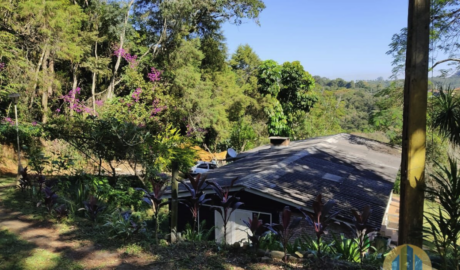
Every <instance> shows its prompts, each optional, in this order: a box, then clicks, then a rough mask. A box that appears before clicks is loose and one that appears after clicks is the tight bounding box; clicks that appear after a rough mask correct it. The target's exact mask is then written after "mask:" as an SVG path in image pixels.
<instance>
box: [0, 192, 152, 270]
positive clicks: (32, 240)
mask: <svg viewBox="0 0 460 270" xmlns="http://www.w3.org/2000/svg"><path fill="white" fill-rule="evenodd" d="M7 188H11V187H9V186H0V197H1V196H2V193H3V190H5V189H7ZM63 227H64V228H63ZM72 229H73V228H72V227H67V228H65V226H57V225H55V224H53V223H50V222H46V221H45V222H40V221H37V220H33V219H30V218H29V217H27V216H25V215H23V214H22V213H20V212H12V211H8V210H7V209H5V208H3V207H2V206H1V204H0V238H2V239H3V240H2V239H0V248H1V249H2V251H3V252H0V269H34V270H35V269H37V270H38V269H142V268H144V269H157V268H151V267H146V264H148V261H146V258H138V257H135V256H126V254H125V253H124V251H123V250H103V249H102V247H100V246H98V245H94V244H93V243H91V242H90V241H89V240H74V239H73V238H74V237H73V236H72V233H71V232H72ZM5 230H7V231H8V232H7V231H5ZM6 238H9V239H8V240H5V239H6ZM1 241H3V242H1ZM5 241H9V242H5ZM24 241H26V243H24ZM2 245H4V246H3V247H2ZM5 245H7V246H5ZM21 245H22V246H21ZM16 246H19V248H20V249H21V251H24V246H27V248H26V249H28V250H27V252H26V254H23V255H24V256H22V257H20V258H17V259H19V260H20V261H19V262H11V263H10V264H8V263H6V265H5V264H4V263H1V262H2V259H3V260H5V259H6V261H7V262H8V257H9V256H11V255H13V256H15V255H16V254H15V253H16V252H15V250H16V249H17V247H16ZM5 250H6V251H5ZM2 253H7V254H2ZM8 253H11V255H10V254H8ZM2 257H3V258H2ZM10 260H11V259H10ZM15 260H16V259H15Z"/></svg>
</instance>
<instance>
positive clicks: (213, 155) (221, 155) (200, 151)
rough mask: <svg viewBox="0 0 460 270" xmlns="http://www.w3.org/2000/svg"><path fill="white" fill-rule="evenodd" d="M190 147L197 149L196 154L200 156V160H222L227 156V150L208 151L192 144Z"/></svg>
mask: <svg viewBox="0 0 460 270" xmlns="http://www.w3.org/2000/svg"><path fill="white" fill-rule="evenodd" d="M192 149H195V150H196V151H197V154H198V156H199V157H200V160H201V161H207V162H210V161H212V160H213V159H215V160H224V159H226V158H227V151H223V152H220V153H209V152H208V151H205V150H203V149H202V148H201V147H199V146H193V147H192Z"/></svg>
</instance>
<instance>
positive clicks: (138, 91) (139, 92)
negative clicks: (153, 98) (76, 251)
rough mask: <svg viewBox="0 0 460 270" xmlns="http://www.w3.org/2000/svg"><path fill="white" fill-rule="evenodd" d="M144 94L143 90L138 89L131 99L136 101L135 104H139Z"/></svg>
mask: <svg viewBox="0 0 460 270" xmlns="http://www.w3.org/2000/svg"><path fill="white" fill-rule="evenodd" d="M141 94H142V89H140V88H136V90H135V91H134V92H133V93H132V94H131V97H132V98H133V99H134V102H136V103H137V102H139V99H140V98H141Z"/></svg>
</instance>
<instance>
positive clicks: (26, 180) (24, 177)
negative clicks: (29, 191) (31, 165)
mask: <svg viewBox="0 0 460 270" xmlns="http://www.w3.org/2000/svg"><path fill="white" fill-rule="evenodd" d="M29 186H31V180H30V176H29V174H28V173H27V167H25V168H24V169H22V170H21V179H19V188H20V189H21V191H23V192H24V190H25V189H26V188H27V187H29Z"/></svg>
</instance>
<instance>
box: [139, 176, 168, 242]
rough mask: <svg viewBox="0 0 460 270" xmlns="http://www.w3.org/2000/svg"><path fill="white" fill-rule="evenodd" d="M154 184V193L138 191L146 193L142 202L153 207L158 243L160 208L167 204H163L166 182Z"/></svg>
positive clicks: (141, 189)
mask: <svg viewBox="0 0 460 270" xmlns="http://www.w3.org/2000/svg"><path fill="white" fill-rule="evenodd" d="M152 184H153V190H152V192H148V191H147V190H145V189H143V188H136V190H139V191H143V192H144V197H143V198H142V200H143V201H144V202H146V203H148V204H149V205H150V206H151V207H152V210H153V217H154V218H155V241H156V243H158V230H159V229H160V222H159V220H158V219H159V216H160V215H159V213H160V208H161V207H162V206H163V205H164V204H166V203H167V202H161V200H162V197H163V194H164V192H165V189H166V187H165V186H164V182H152Z"/></svg>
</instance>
